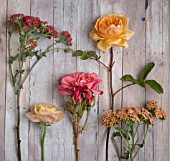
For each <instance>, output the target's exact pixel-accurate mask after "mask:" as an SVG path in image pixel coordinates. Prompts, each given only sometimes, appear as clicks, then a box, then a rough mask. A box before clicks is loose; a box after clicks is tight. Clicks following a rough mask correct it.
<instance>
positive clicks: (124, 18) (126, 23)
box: [109, 14, 129, 28]
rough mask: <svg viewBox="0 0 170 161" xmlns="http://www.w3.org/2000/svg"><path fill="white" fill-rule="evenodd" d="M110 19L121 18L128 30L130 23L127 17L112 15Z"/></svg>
mask: <svg viewBox="0 0 170 161" xmlns="http://www.w3.org/2000/svg"><path fill="white" fill-rule="evenodd" d="M109 17H114V18H120V19H121V20H122V23H123V25H124V26H123V27H124V28H126V27H127V25H128V22H129V19H128V17H127V16H124V15H119V14H110V15H109Z"/></svg>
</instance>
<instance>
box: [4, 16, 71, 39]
mask: <svg viewBox="0 0 170 161" xmlns="http://www.w3.org/2000/svg"><path fill="white" fill-rule="evenodd" d="M7 26H8V28H9V29H12V30H13V31H20V32H21V34H23V32H25V31H26V32H27V31H28V30H30V29H31V30H33V31H32V32H35V33H36V34H37V33H39V34H42V35H43V36H44V37H47V38H49V39H51V37H54V38H58V32H57V31H56V30H55V28H54V27H53V26H51V25H48V23H47V22H46V21H41V20H40V19H39V18H38V17H33V16H24V15H23V14H14V15H12V16H10V18H9V20H8V22H7ZM34 29H35V30H34ZM36 29H37V30H36ZM69 41H71V40H69Z"/></svg>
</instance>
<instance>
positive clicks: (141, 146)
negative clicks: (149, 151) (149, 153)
mask: <svg viewBox="0 0 170 161" xmlns="http://www.w3.org/2000/svg"><path fill="white" fill-rule="evenodd" d="M136 145H137V146H139V147H140V148H143V146H144V143H143V144H136Z"/></svg>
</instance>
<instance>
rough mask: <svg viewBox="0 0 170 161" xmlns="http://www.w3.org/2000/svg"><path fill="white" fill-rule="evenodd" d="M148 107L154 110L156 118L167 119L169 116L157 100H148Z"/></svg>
mask: <svg viewBox="0 0 170 161" xmlns="http://www.w3.org/2000/svg"><path fill="white" fill-rule="evenodd" d="M146 108H147V109H148V110H149V111H151V112H152V114H153V115H154V116H155V117H156V118H160V119H163V120H165V119H166V117H167V114H166V112H165V111H164V110H163V109H162V107H159V106H158V105H157V101H155V100H152V101H151V102H148V103H147V105H146Z"/></svg>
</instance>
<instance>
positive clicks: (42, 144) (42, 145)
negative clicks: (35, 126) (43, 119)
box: [41, 123, 46, 161]
mask: <svg viewBox="0 0 170 161" xmlns="http://www.w3.org/2000/svg"><path fill="white" fill-rule="evenodd" d="M43 125H44V133H43V137H42V142H41V155H42V161H45V158H44V141H45V136H46V124H45V123H44V124H43Z"/></svg>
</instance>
